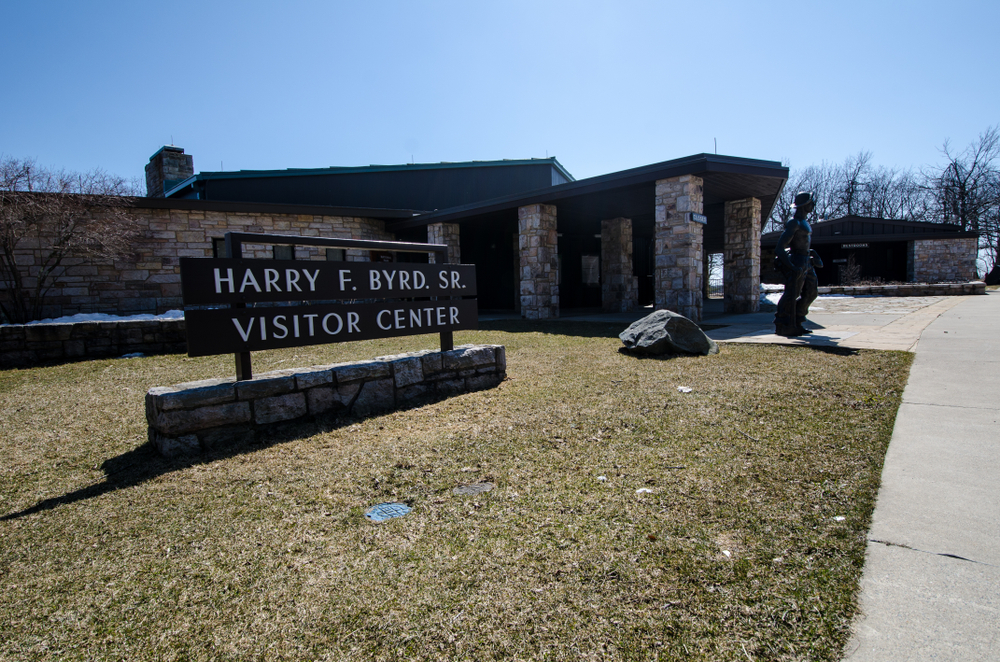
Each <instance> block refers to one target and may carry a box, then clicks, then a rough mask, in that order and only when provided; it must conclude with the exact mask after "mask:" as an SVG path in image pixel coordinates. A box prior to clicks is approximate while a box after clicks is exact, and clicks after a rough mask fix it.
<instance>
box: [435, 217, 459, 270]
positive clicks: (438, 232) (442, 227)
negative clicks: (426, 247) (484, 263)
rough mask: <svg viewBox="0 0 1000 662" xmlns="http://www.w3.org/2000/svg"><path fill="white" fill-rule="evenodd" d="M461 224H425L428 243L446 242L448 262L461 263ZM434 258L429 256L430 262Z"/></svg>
mask: <svg viewBox="0 0 1000 662" xmlns="http://www.w3.org/2000/svg"><path fill="white" fill-rule="evenodd" d="M461 234H462V233H461V226H459V224H458V223H429V224H428V225H427V243H428V244H446V245H447V246H448V264H461V263H462V244H461ZM435 260H436V256H435V255H433V254H432V255H431V256H430V262H431V264H434V263H435Z"/></svg>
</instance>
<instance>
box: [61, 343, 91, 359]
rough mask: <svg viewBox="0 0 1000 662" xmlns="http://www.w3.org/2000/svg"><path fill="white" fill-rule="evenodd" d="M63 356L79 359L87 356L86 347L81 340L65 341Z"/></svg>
mask: <svg viewBox="0 0 1000 662" xmlns="http://www.w3.org/2000/svg"><path fill="white" fill-rule="evenodd" d="M63 355H64V356H66V357H70V358H80V357H83V356H86V355H87V345H86V343H84V341H82V340H67V341H66V342H64V343H63Z"/></svg>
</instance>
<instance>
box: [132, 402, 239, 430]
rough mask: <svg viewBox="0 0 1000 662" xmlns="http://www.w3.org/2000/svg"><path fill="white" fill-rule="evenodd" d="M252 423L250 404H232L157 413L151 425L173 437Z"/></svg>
mask: <svg viewBox="0 0 1000 662" xmlns="http://www.w3.org/2000/svg"><path fill="white" fill-rule="evenodd" d="M249 422H250V403H249V402H231V403H228V404H223V405H212V406H209V407H200V408H198V409H192V410H177V411H157V412H156V414H155V419H154V420H153V421H151V422H150V425H151V426H152V427H153V428H154V429H156V430H157V431H159V432H161V433H163V434H165V435H168V436H172V437H176V436H180V435H183V434H187V433H190V432H197V431H199V430H206V429H208V428H215V427H220V426H223V425H234V424H237V423H249Z"/></svg>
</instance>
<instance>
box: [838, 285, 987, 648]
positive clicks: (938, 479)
mask: <svg viewBox="0 0 1000 662" xmlns="http://www.w3.org/2000/svg"><path fill="white" fill-rule="evenodd" d="M962 299H964V300H963V301H961V302H957V305H955V306H952V307H950V309H948V310H945V311H943V313H942V314H941V315H940V316H939V317H937V318H936V319H935V320H933V321H932V322H931V323H930V324H929V325H928V326H927V327H926V328H925V329H924V330H923V334H922V335H921V337H920V342H919V343H918V344H917V346H916V357H915V359H914V363H913V368H912V370H911V372H910V378H909V381H908V382H907V385H906V389H905V391H904V392H903V404H902V405H901V407H900V409H899V413H898V415H897V417H896V426H895V429H894V430H893V435H892V441H891V442H890V444H889V451H888V453H887V455H886V459H885V466H884V468H883V470H882V487H881V489H880V491H879V496H878V502H877V505H876V506H875V513H874V517H873V521H872V528H871V531H870V533H869V542H868V551H867V554H866V562H865V570H864V577H863V579H862V581H861V611H862V614H861V616H860V618H859V619H858V620H857V621H856V623H855V633H854V636H853V638H852V639H851V642H850V644H849V645H848V647H847V651H846V659H847V660H850V662H868V661H870V660H894V661H896V660H900V661H902V660H984V661H985V660H1000V424H998V422H1000V397H998V396H1000V375H998V371H1000V334H998V329H1000V292H990V293H988V294H987V295H986V296H976V297H962ZM931 312H932V311H930V310H929V309H926V313H927V314H928V315H929V314H931Z"/></svg>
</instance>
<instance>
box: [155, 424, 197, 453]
mask: <svg viewBox="0 0 1000 662" xmlns="http://www.w3.org/2000/svg"><path fill="white" fill-rule="evenodd" d="M149 442H150V443H151V444H152V445H153V448H155V449H156V450H157V452H159V454H160V455H162V456H164V457H178V456H181V455H194V454H195V453H198V452H199V451H200V450H201V445H200V444H199V443H198V437H197V436H195V435H193V434H185V435H180V436H177V437H168V436H166V435H164V434H161V433H159V432H156V431H155V430H150V431H149Z"/></svg>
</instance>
